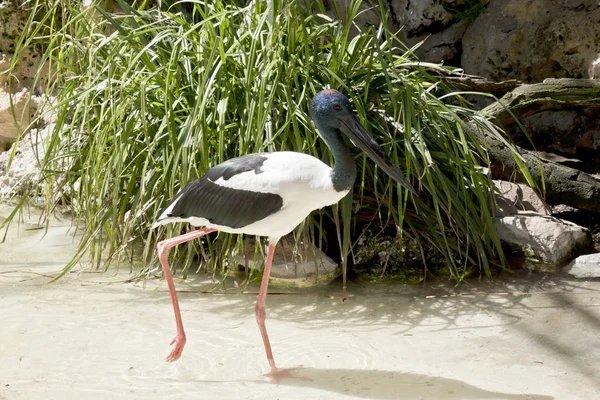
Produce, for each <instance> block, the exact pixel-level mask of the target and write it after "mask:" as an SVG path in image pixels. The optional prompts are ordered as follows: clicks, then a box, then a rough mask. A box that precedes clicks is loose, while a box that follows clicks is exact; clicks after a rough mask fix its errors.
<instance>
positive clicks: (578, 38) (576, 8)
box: [461, 0, 600, 82]
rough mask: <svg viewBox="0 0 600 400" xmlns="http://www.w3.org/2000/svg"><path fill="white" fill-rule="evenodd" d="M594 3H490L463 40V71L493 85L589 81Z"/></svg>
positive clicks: (598, 27) (599, 25)
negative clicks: (561, 80)
mask: <svg viewBox="0 0 600 400" xmlns="http://www.w3.org/2000/svg"><path fill="white" fill-rule="evenodd" d="M599 36H600V5H599V3H598V2H597V0H578V1H575V0H571V1H554V0H492V1H490V2H489V6H488V8H487V9H486V10H485V12H484V13H483V14H481V15H480V16H479V17H478V18H477V19H476V20H475V22H474V23H473V24H472V25H471V26H470V27H469V28H468V29H467V31H466V32H465V35H464V36H463V40H462V45H463V54H462V60H461V61H462V67H463V69H464V70H465V72H466V73H468V74H474V75H481V76H484V77H487V78H490V79H493V80H496V81H503V80H507V79H519V80H522V81H525V82H541V81H543V80H544V79H545V78H549V77H554V78H565V77H567V78H591V77H592V75H591V74H593V72H594V70H595V65H596V64H594V63H595V62H596V60H597V59H598V50H599V49H598V47H597V41H598V37H599Z"/></svg>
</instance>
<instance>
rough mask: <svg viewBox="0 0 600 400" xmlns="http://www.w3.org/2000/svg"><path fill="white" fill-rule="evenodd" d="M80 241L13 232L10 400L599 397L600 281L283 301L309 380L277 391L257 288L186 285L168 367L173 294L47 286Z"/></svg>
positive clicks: (277, 322)
mask: <svg viewBox="0 0 600 400" xmlns="http://www.w3.org/2000/svg"><path fill="white" fill-rule="evenodd" d="M0 215H1V214H0ZM29 222H30V225H27V226H25V228H27V227H28V229H33V228H35V224H34V223H33V222H32V221H29ZM21 228H23V226H22V227H21ZM68 231H69V223H68V221H65V222H63V223H62V224H60V223H59V224H57V225H55V226H54V227H53V228H52V229H51V230H50V232H49V233H48V235H47V237H46V238H45V239H44V240H41V236H42V234H43V231H41V230H35V229H33V230H25V229H19V230H17V229H16V228H11V232H10V233H9V238H8V241H7V242H6V243H4V244H1V245H0V321H2V324H1V328H0V333H1V335H0V336H1V341H0V368H1V370H0V399H40V398H43V399H69V398H73V399H137V398H140V399H141V398H144V399H153V398H156V399H352V398H359V399H426V400H429V399H457V400H459V399H586V400H588V399H595V398H600V396H599V395H600V384H599V382H600V372H599V368H598V365H599V362H600V335H599V333H600V282H586V281H576V280H572V279H567V278H564V277H560V276H555V277H544V276H537V275H523V274H521V275H516V276H514V277H503V278H501V279H500V280H498V281H496V282H493V283H489V282H484V283H477V282H473V283H470V284H464V285H461V286H459V287H458V288H454V287H453V286H452V285H447V284H440V283H434V284H428V285H425V286H404V285H395V286H389V285H377V286H368V285H367V286H365V285H359V284H351V285H350V286H349V288H348V291H347V292H346V293H345V294H344V295H342V293H341V288H340V287H339V286H337V285H332V286H329V287H325V288H319V289H307V290H302V291H296V292H294V293H272V294H271V295H270V296H269V297H268V300H267V308H268V310H267V313H268V317H267V328H268V330H269V335H270V337H271V342H272V345H273V351H274V355H275V360H276V361H277V363H278V365H279V366H280V367H282V368H289V367H296V366H298V365H302V366H303V367H302V368H299V369H297V370H295V371H294V372H293V375H294V376H295V377H296V378H292V379H283V380H281V381H280V382H279V383H275V382H272V381H271V380H269V379H268V378H266V377H264V376H262V374H264V373H266V372H268V363H267V361H266V358H265V356H264V349H263V346H262V342H261V338H260V334H259V331H258V328H257V326H256V322H255V319H254V301H255V297H256V290H257V288H256V287H254V286H253V287H250V288H249V289H248V290H247V292H246V293H243V294H207V293H200V292H203V291H205V289H207V288H209V287H212V284H211V283H210V282H209V281H207V280H205V279H204V277H203V276H194V277H192V278H191V279H189V280H187V281H186V282H182V281H181V280H179V281H177V282H176V285H177V287H178V289H179V290H181V292H180V294H179V297H180V302H181V307H182V313H183V321H184V326H185V328H186V332H187V336H188V342H187V345H186V348H185V351H184V353H183V356H182V358H181V359H180V360H179V361H177V362H175V363H166V362H164V357H165V356H166V355H167V354H168V353H169V351H170V347H169V342H170V340H171V339H172V338H173V336H174V335H175V322H174V318H173V311H172V308H171V304H170V298H169V295H168V291H167V288H166V285H160V282H155V281H147V282H145V285H144V283H139V284H131V283H124V280H125V278H126V275H124V274H123V273H120V274H118V275H114V274H111V273H107V274H97V273H89V272H84V270H77V271H75V272H73V273H69V274H67V276H65V277H64V278H63V279H61V280H60V281H58V282H57V283H53V284H46V282H47V281H48V276H50V275H51V274H52V273H53V272H56V271H57V270H58V269H59V268H60V267H61V266H62V265H64V263H65V262H66V261H68V259H69V257H70V255H71V254H72V252H73V251H74V249H75V245H74V243H73V241H72V239H71V238H70V237H69V236H67V235H66V233H67V232H68ZM155 289H156V290H155ZM344 298H345V300H344V301H342V299H344ZM300 378H302V379H300Z"/></svg>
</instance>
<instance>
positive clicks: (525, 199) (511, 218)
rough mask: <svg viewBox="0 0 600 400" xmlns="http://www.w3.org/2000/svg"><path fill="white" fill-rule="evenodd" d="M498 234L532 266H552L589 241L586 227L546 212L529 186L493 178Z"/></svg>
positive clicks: (560, 264)
mask: <svg viewBox="0 0 600 400" xmlns="http://www.w3.org/2000/svg"><path fill="white" fill-rule="evenodd" d="M494 184H495V185H496V188H497V195H496V200H497V206H498V209H497V211H496V215H497V217H496V221H495V222H494V226H495V228H496V230H497V232H498V237H499V238H500V240H502V241H503V242H504V243H506V244H507V245H508V246H509V247H510V248H511V249H513V250H514V251H513V255H514V256H516V257H517V258H519V259H521V261H523V264H524V266H526V267H528V268H532V269H543V270H555V269H557V268H558V267H561V266H562V265H564V264H565V263H567V262H569V261H570V260H571V259H572V258H573V257H574V256H576V255H577V254H580V253H581V252H582V251H583V250H584V249H586V248H588V246H589V244H590V233H589V231H588V230H587V229H585V228H583V227H581V226H578V225H576V224H574V223H571V222H568V221H565V220H561V219H559V218H555V217H553V216H550V208H549V207H548V206H547V205H546V204H545V202H544V201H543V200H542V198H541V197H540V196H539V195H538V194H537V193H536V192H535V191H534V190H533V189H531V188H530V187H528V186H526V185H524V184H516V183H511V182H507V181H494Z"/></svg>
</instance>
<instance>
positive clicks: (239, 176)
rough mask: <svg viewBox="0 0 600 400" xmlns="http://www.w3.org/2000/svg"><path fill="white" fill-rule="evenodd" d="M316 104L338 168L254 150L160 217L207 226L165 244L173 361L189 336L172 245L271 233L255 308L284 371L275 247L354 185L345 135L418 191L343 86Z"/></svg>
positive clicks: (188, 191) (186, 192)
mask: <svg viewBox="0 0 600 400" xmlns="http://www.w3.org/2000/svg"><path fill="white" fill-rule="evenodd" d="M310 111H311V114H312V118H313V121H314V122H315V125H316V127H317V130H318V132H319V133H320V135H321V137H322V138H323V140H325V142H326V143H327V145H328V146H329V149H330V150H331V152H332V153H333V158H334V164H335V165H334V167H333V168H331V167H329V166H328V165H326V164H325V163H323V162H322V161H321V160H319V159H317V158H315V157H313V156H309V155H306V154H302V153H296V152H290V151H281V152H273V153H255V154H248V155H245V156H242V157H238V158H234V159H231V160H228V161H225V162H224V163H222V164H219V165H217V166H215V167H213V168H211V169H210V170H209V171H208V172H207V173H206V175H204V176H203V177H201V178H200V179H198V180H196V181H194V182H192V183H190V184H189V185H187V186H186V187H185V188H184V189H183V190H182V191H181V192H179V194H177V196H175V198H174V199H173V201H171V203H170V204H169V205H168V206H167V208H165V209H164V211H162V213H161V215H160V217H158V220H157V221H156V223H155V224H154V226H153V227H156V226H159V225H163V224H167V223H170V222H182V221H183V222H189V223H190V224H191V225H193V226H201V227H203V228H202V229H198V230H195V231H193V232H189V233H186V234H183V235H181V236H177V237H174V238H171V239H167V240H164V241H161V242H159V243H158V245H157V249H158V256H159V259H160V263H161V265H162V268H163V271H164V274H165V279H166V281H167V284H168V286H169V292H170V294H171V300H172V302H173V309H174V310H175V320H176V323H177V335H176V336H175V338H174V339H173V341H172V342H171V344H175V347H174V348H173V351H171V354H169V356H168V357H167V359H166V360H167V361H175V360H177V359H178V358H179V357H180V356H181V353H182V351H183V347H184V346H185V341H186V337H185V332H184V330H183V323H182V322H181V312H180V310H179V303H178V301H177V295H176V293H175V285H174V283H173V277H172V275H171V271H170V270H169V263H168V254H169V249H170V248H171V247H173V246H176V245H178V244H181V243H184V242H187V241H189V240H192V239H195V238H199V237H201V236H203V235H206V234H207V233H210V232H214V231H223V232H228V233H245V234H248V235H259V236H267V237H268V238H269V246H268V248H267V259H266V261H265V267H264V271H263V277H262V282H261V285H260V289H259V292H258V299H257V301H256V306H255V308H254V310H255V313H256V321H257V322H258V326H259V328H260V333H261V335H262V339H263V342H264V345H265V350H266V353H267V359H268V360H269V364H270V366H271V373H270V375H272V376H277V375H278V372H279V371H278V369H277V367H276V365H275V361H274V359H273V353H272V352H271V344H270V342H269V337H268V335H267V329H266V327H265V318H266V313H265V303H266V299H267V286H268V284H269V274H270V272H271V263H272V261H273V254H274V251H275V246H276V245H277V242H278V241H279V239H280V238H281V237H282V236H284V235H287V234H288V233H290V232H291V231H292V230H293V229H294V228H295V227H296V226H298V224H300V223H301V222H302V221H303V220H304V219H305V218H306V217H307V216H308V215H309V214H310V213H311V212H312V211H313V210H317V209H319V208H322V207H325V206H329V205H331V204H334V203H337V202H338V201H339V200H341V199H342V198H343V197H344V196H346V194H348V192H349V191H350V189H351V188H352V186H353V184H354V181H355V180H356V165H355V163H354V158H353V156H352V152H351V151H350V149H349V148H348V146H347V145H346V144H345V143H344V139H343V137H342V135H341V134H342V133H344V134H346V136H348V137H349V138H350V139H351V140H352V142H354V144H355V145H357V146H358V147H360V148H361V149H362V150H363V151H364V152H365V153H366V154H367V155H368V156H369V157H370V158H371V159H372V160H373V161H375V162H376V163H377V165H379V166H380V167H381V168H382V169H383V170H384V171H385V172H386V173H387V174H389V175H390V176H391V177H392V178H393V179H394V180H396V181H397V182H398V183H399V184H400V185H402V186H403V187H405V188H406V189H408V190H409V191H410V192H411V193H413V194H416V192H415V190H414V189H413V187H412V185H411V184H410V183H409V182H408V180H407V179H406V178H405V177H404V175H402V173H401V172H400V170H399V169H398V167H396V165H394V164H393V163H392V161H391V160H390V159H389V158H388V157H387V156H386V154H385V153H384V151H383V149H382V148H381V147H380V146H379V145H378V144H377V143H376V142H375V140H373V138H372V137H371V136H370V135H369V133H368V132H367V131H366V129H365V128H364V127H363V126H362V124H361V123H360V122H359V121H358V119H357V118H356V117H355V115H354V113H353V112H352V110H351V108H350V102H349V101H348V98H346V96H344V95H343V94H341V93H340V92H338V91H336V90H332V89H328V90H323V91H321V92H319V93H317V95H315V97H314V98H313V99H312V102H311V106H310Z"/></svg>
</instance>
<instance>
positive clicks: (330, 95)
mask: <svg viewBox="0 0 600 400" xmlns="http://www.w3.org/2000/svg"><path fill="white" fill-rule="evenodd" d="M310 113H311V114H312V117H313V120H314V121H315V124H316V125H317V128H318V129H319V130H321V131H322V130H327V129H340V124H341V122H340V119H343V118H348V116H350V115H354V114H353V113H352V108H350V101H349V100H348V98H347V97H346V96H344V95H343V94H341V93H340V92H338V91H337V90H335V89H325V90H322V91H320V92H319V93H317V94H316V95H315V97H313V99H312V101H311V103H310Z"/></svg>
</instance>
